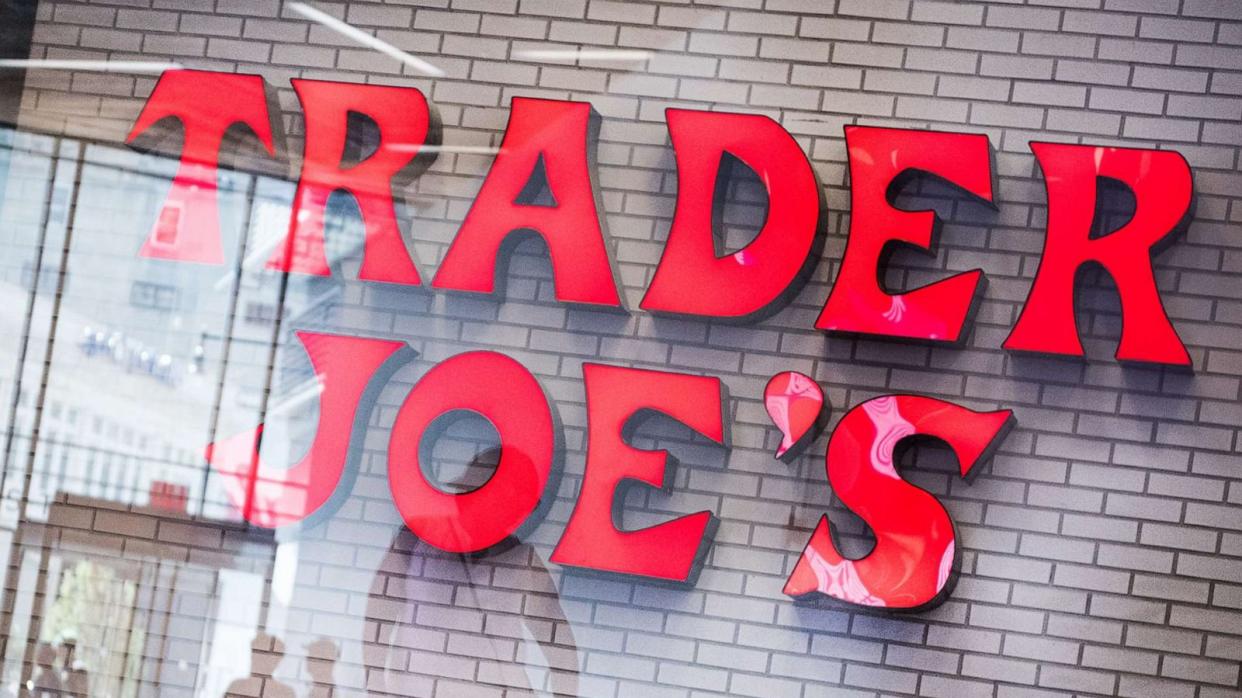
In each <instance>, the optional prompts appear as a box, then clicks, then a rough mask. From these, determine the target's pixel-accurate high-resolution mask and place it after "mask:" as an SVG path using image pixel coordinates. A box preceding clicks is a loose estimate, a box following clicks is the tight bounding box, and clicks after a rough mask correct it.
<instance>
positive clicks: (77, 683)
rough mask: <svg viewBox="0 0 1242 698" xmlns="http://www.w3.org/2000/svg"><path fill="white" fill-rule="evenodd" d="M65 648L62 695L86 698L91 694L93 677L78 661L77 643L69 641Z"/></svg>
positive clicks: (61, 679)
mask: <svg viewBox="0 0 1242 698" xmlns="http://www.w3.org/2000/svg"><path fill="white" fill-rule="evenodd" d="M64 647H65V657H64V669H63V671H62V672H61V678H60V683H61V686H62V687H63V689H62V693H63V695H66V696H74V698H86V697H87V696H89V695H90V693H91V675H90V673H89V672H87V670H86V667H85V666H84V665H83V664H82V663H81V662H79V661H78V645H77V643H76V642H74V641H72V640H68V641H66V642H65V645H64Z"/></svg>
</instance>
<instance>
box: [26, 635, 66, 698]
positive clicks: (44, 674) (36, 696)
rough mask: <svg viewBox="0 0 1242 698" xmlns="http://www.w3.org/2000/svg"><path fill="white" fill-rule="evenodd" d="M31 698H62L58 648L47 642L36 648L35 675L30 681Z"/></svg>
mask: <svg viewBox="0 0 1242 698" xmlns="http://www.w3.org/2000/svg"><path fill="white" fill-rule="evenodd" d="M29 687H30V693H29V694H27V695H29V696H30V698H61V696H63V695H64V692H63V691H62V690H61V683H60V676H58V675H57V674H56V648H55V647H53V646H51V645H49V644H47V643H46V642H41V643H39V646H38V647H37V648H35V674H34V676H32V677H31V679H30V684H29Z"/></svg>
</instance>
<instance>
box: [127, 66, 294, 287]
mask: <svg viewBox="0 0 1242 698" xmlns="http://www.w3.org/2000/svg"><path fill="white" fill-rule="evenodd" d="M170 117H171V118H175V119H177V120H178V121H180V122H181V127H182V133H183V140H182V146H181V161H180V163H179V165H178V167H177V174H176V175H175V176H174V177H173V181H172V186H171V188H170V189H169V190H168V196H167V197H166V198H165V199H164V205H163V207H162V208H161V209H160V212H159V214H158V215H157V217H156V220H155V225H154V226H153V228H152V230H151V234H150V236H149V237H148V238H147V240H146V242H144V243H143V245H142V249H141V250H139V252H138V255H139V256H140V257H152V258H156V259H171V260H176V261H179V262H197V263H200V264H223V263H224V247H223V244H222V243H221V241H220V205H219V200H218V191H217V183H216V177H217V166H218V163H219V160H220V146H221V143H222V142H223V140H224V135H225V133H226V132H227V131H228V130H229V129H230V128H231V127H233V126H235V125H236V124H244V125H246V126H247V127H249V128H250V130H251V131H253V132H254V134H255V136H257V137H258V139H259V141H260V142H261V143H262V144H263V147H264V148H266V149H267V152H268V153H269V154H272V155H275V154H276V149H275V147H274V146H273V144H272V124H271V116H270V112H269V110H268V100H267V90H266V87H265V85H264V83H263V78H262V77H260V76H258V75H238V74H234V73H216V72H208V71H201V70H168V71H165V72H164V73H163V74H162V75H161V76H160V80H159V82H157V83H156V85H155V89H154V90H153V91H152V92H151V96H150V98H148V99H147V103H146V105H145V106H144V107H143V109H142V113H141V114H140V115H139V116H138V120H137V121H136V122H135V123H134V127H133V129H131V130H130V132H129V136H128V137H127V138H126V142H127V143H131V144H132V143H133V142H134V141H135V140H136V139H137V138H138V137H139V136H141V135H142V134H143V133H144V132H146V131H147V130H148V129H150V128H151V127H152V126H154V125H155V123H156V122H158V121H160V120H163V119H166V118H170Z"/></svg>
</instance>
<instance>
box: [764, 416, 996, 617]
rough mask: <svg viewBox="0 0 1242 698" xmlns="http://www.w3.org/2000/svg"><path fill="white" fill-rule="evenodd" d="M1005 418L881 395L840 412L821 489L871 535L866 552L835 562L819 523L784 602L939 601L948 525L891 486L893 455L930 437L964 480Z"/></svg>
mask: <svg viewBox="0 0 1242 698" xmlns="http://www.w3.org/2000/svg"><path fill="white" fill-rule="evenodd" d="M1012 418H1013V413H1012V412H1011V411H1009V410H999V411H996V412H983V413H980V412H973V411H971V410H968V409H966V408H964V407H959V406H957V405H954V404H953V403H950V402H944V401H942V400H936V399H933V398H927V397H919V396H914V395H886V396H884V397H878V398H875V399H872V400H868V401H867V402H864V403H863V404H861V405H859V406H857V407H855V408H854V409H852V410H850V411H849V412H848V413H847V414H846V415H845V417H843V418H842V419H841V423H840V424H839V425H838V426H837V428H836V430H835V431H834V432H833V434H832V438H831V439H830V440H829V442H828V454H827V469H828V481H829V482H830V483H831V485H832V491H833V494H835V495H836V496H837V497H838V498H839V499H840V500H841V502H842V503H843V504H844V505H845V506H847V507H849V509H850V510H851V511H853V512H854V513H856V514H858V515H859V516H860V517H862V519H863V521H864V522H866V524H867V525H868V526H870V527H871V529H872V530H873V531H874V533H875V538H876V543H875V548H874V549H873V550H872V551H871V553H870V554H868V555H867V556H866V557H863V558H861V559H858V560H848V559H846V558H844V557H842V556H841V555H840V553H838V552H837V548H836V546H835V545H834V544H833V541H832V528H831V524H830V523H829V521H828V518H827V517H826V516H825V517H823V518H821V519H820V522H819V525H818V526H817V527H816V529H815V532H814V534H813V535H812V536H811V540H810V542H809V543H808V544H807V546H806V549H805V550H804V551H803V553H802V557H801V558H800V559H799V560H798V563H797V565H796V566H795V567H794V571H793V574H792V575H791V576H790V577H789V580H788V581H787V582H786V583H785V593H786V594H788V595H790V596H793V597H799V598H801V597H809V596H813V595H816V594H822V595H825V596H830V597H833V598H835V599H839V600H841V601H846V602H848V603H851V604H857V605H861V606H875V607H884V608H889V609H896V610H917V609H921V608H926V607H928V606H931V605H934V604H936V603H939V602H940V601H942V600H943V599H944V597H945V596H946V595H947V594H948V592H949V591H950V590H951V588H952V583H953V581H954V578H955V575H956V573H957V570H958V566H959V563H958V550H957V546H956V538H955V536H954V532H953V521H952V519H950V518H949V515H948V514H947V513H946V512H945V510H944V508H943V507H942V506H941V504H940V502H939V501H937V500H936V498H935V497H934V496H932V495H931V494H928V493H927V492H925V491H923V490H921V489H919V488H917V487H915V486H914V485H911V484H909V483H907V482H906V481H905V480H902V479H901V476H900V475H899V474H898V473H897V468H896V455H895V453H894V451H895V450H896V448H897V446H898V445H899V443H900V442H901V441H902V440H904V439H906V438H908V437H912V436H916V435H926V436H933V437H936V438H938V439H941V440H943V441H944V442H946V443H947V444H948V445H949V447H950V448H951V449H952V450H953V452H954V454H955V455H956V456H957V460H958V463H959V465H960V469H961V474H962V476H963V477H965V476H967V474H968V473H969V472H970V470H971V469H972V468H973V467H975V465H977V464H978V463H979V462H980V461H981V460H983V459H984V458H985V457H986V455H987V454H988V453H989V452H990V450H991V449H992V448H993V447H994V446H995V445H996V444H997V443H998V442H999V438H1000V437H1001V435H1002V433H1003V431H1004V430H1005V428H1006V427H1007V426H1008V425H1009V424H1010V422H1011V420H1012Z"/></svg>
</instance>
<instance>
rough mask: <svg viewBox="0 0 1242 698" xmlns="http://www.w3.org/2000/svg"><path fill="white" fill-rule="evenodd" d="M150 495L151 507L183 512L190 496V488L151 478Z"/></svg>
mask: <svg viewBox="0 0 1242 698" xmlns="http://www.w3.org/2000/svg"><path fill="white" fill-rule="evenodd" d="M150 495H151V508H152V509H159V510H161V511H175V512H180V513H184V512H185V511H186V503H187V502H188V501H189V498H190V488H188V487H186V486H185V485H178V484H176V483H173V482H165V481H163V480H153V481H152V482H151V489H150Z"/></svg>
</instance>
